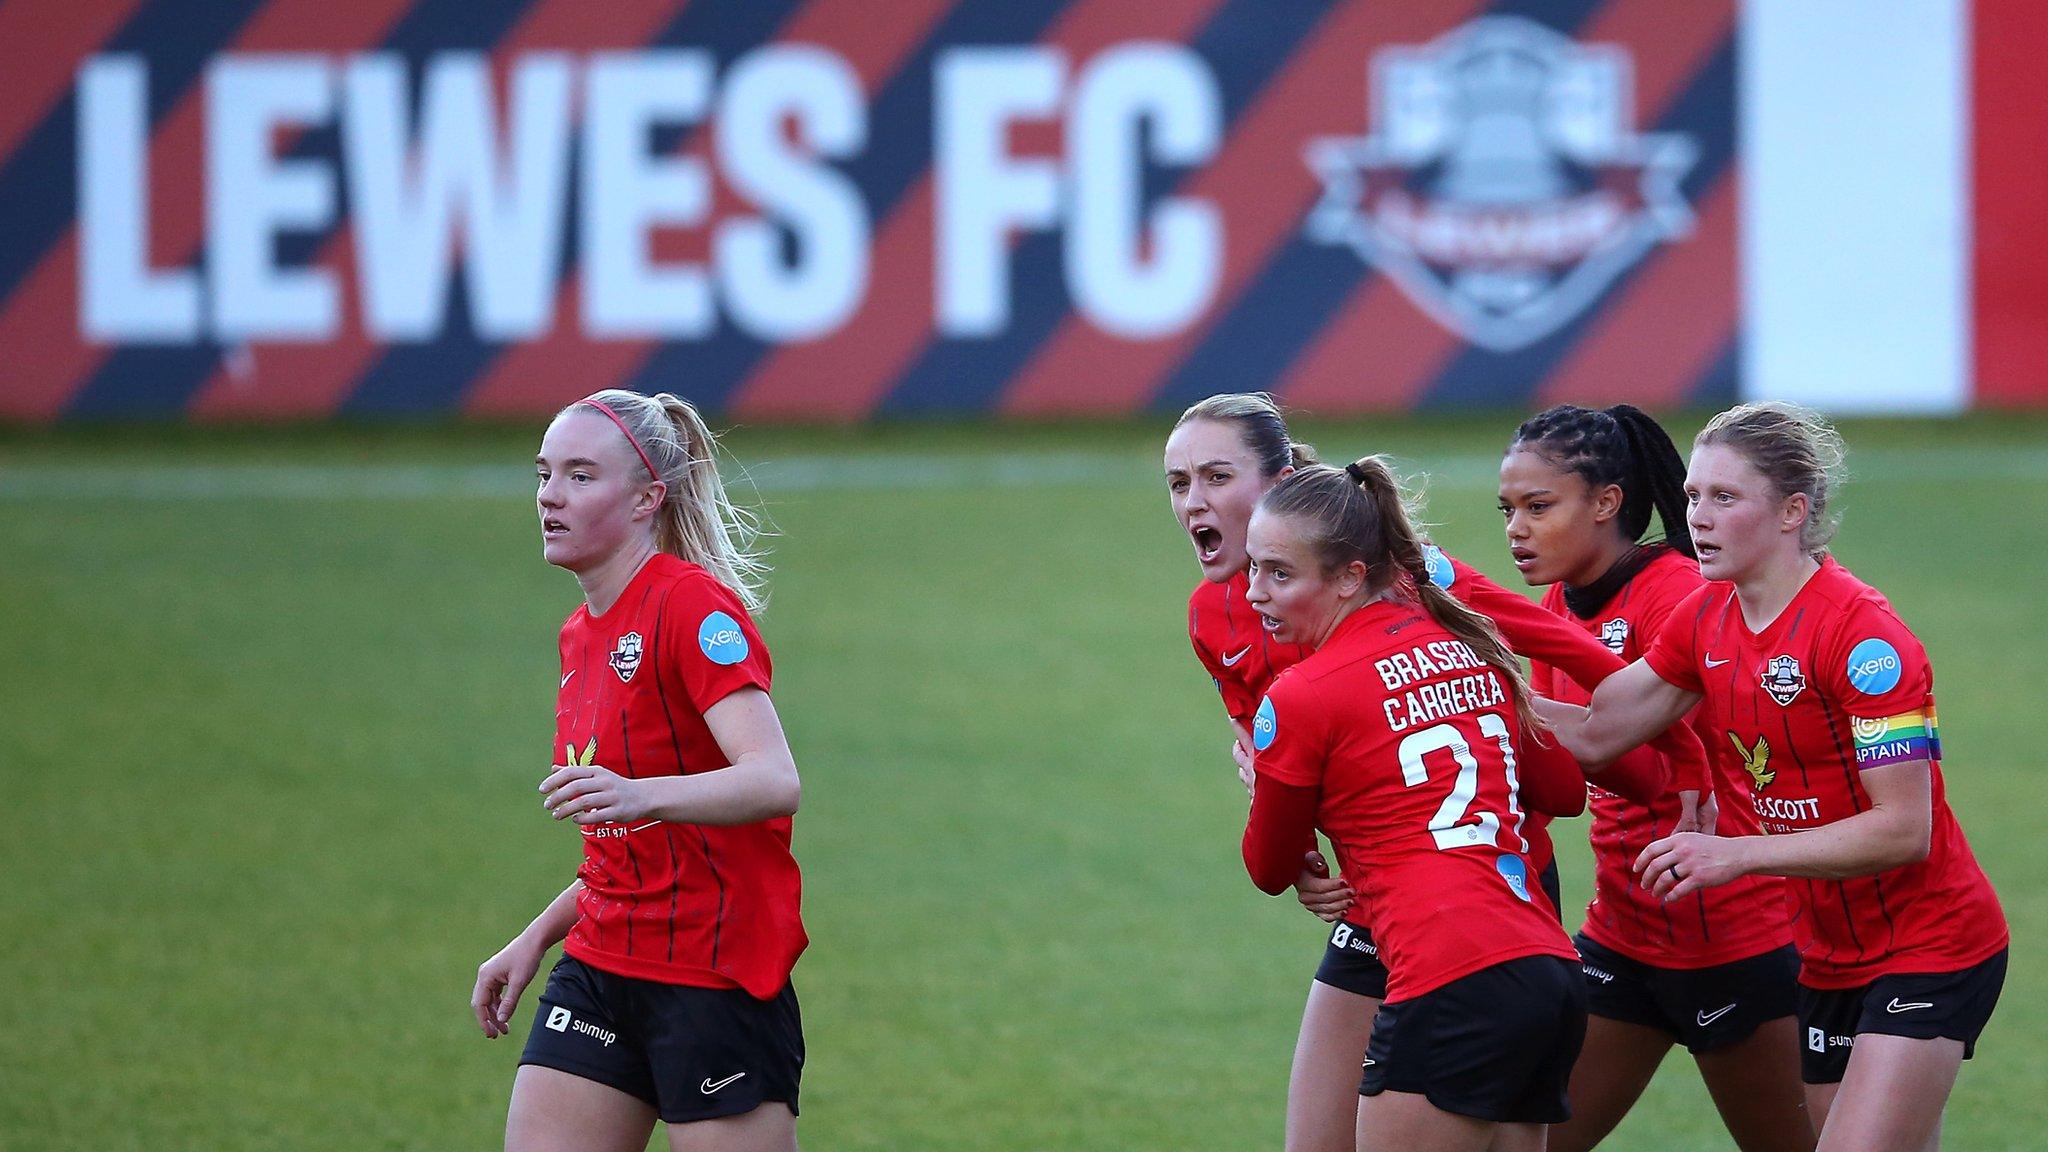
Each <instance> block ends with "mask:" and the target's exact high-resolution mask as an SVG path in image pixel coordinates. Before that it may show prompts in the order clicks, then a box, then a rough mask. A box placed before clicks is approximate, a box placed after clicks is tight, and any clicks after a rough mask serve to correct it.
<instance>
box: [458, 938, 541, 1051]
mask: <svg viewBox="0 0 2048 1152" xmlns="http://www.w3.org/2000/svg"><path fill="white" fill-rule="evenodd" d="M547 951H548V950H547V949H545V948H536V947H534V946H533V945H532V944H530V943H528V942H527V939H526V937H524V936H520V937H517V938H516V939H514V940H513V941H512V942H511V943H510V944H507V945H505V946H504V947H503V948H500V949H499V950H498V954H497V955H496V956H493V957H491V958H490V959H489V960H486V961H484V962H483V963H482V964H479V965H477V969H476V990H475V991H473V992H471V993H470V994H469V1007H470V1010H471V1011H473V1012H475V1013H476V1023H477V1027H479V1028H482V1029H483V1030H484V1039H486V1040H496V1039H497V1038H498V1037H500V1036H503V1035H505V1034H507V1033H509V1032H511V1031H512V1010H513V1009H514V1008H517V1007H518V1006H519V997H520V996H521V994H523V993H524V992H525V991H526V986H527V985H528V984H531V983H533V977H534V974H535V973H537V972H539V971H540V962H541V959H542V957H544V956H546V955H547Z"/></svg>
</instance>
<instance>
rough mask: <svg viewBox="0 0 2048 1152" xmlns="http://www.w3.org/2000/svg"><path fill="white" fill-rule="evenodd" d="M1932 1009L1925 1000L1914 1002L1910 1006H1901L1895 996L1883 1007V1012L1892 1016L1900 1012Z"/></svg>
mask: <svg viewBox="0 0 2048 1152" xmlns="http://www.w3.org/2000/svg"><path fill="white" fill-rule="evenodd" d="M1932 1007H1934V1005H1933V1004H1932V1003H1931V1002H1929V1001H1925V1000H1916V1001H1914V1002H1913V1003H1911V1004H1901V1003H1899V998H1898V997H1897V996H1894V997H1892V1002H1891V1003H1889V1004H1887V1005H1885V1006H1884V1010H1885V1011H1887V1012H1890V1013H1892V1014H1893V1015H1897V1014H1898V1013H1900V1012H1911V1011H1912V1010H1913V1009H1915V1008H1932Z"/></svg>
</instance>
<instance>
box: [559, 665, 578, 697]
mask: <svg viewBox="0 0 2048 1152" xmlns="http://www.w3.org/2000/svg"><path fill="white" fill-rule="evenodd" d="M575 674H576V670H575V669H574V668H571V669H569V670H568V671H567V672H564V673H562V682H561V683H560V684H557V685H555V691H557V692H559V691H561V690H562V689H564V688H567V687H568V686H569V677H571V676H574V675H575Z"/></svg>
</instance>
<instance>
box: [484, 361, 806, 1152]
mask: <svg viewBox="0 0 2048 1152" xmlns="http://www.w3.org/2000/svg"><path fill="white" fill-rule="evenodd" d="M713 448H714V445H713V441H712V437H711V433H710V431H709V430H708V429H706V428H705V426H704V423H703V421H702V419H700V418H699V417H698V415H697V412H696V410H695V409H694V408H692V407H691V406H690V405H689V404H687V403H685V402H683V401H682V400H679V399H677V398H676V397H674V396H670V395H667V394H665V393H664V394H662V395H660V396H656V397H653V398H652V399H649V398H647V397H644V396H640V395H637V394H635V393H632V392H624V391H616V390H612V391H604V392H599V393H597V394H596V395H594V396H591V397H588V398H587V399H584V400H580V401H578V402H576V403H575V404H572V405H570V406H569V407H567V408H565V409H563V410H562V412H561V413H560V414H559V415H557V416H556V417H555V420H554V423H552V424H550V425H549V426H548V430H547V435H546V437H545V438H544V439H543V440H542V441H541V450H540V455H539V456H537V457H536V458H535V465H536V467H537V469H538V472H539V476H540V492H539V496H538V505H539V512H540V523H541V538H542V554H543V555H544V556H545V557H546V559H547V561H548V562H549V563H550V564H555V565H558V566H560V567H562V568H566V569H568V570H569V571H571V572H573V573H575V575H576V579H577V582H578V583H579V584H581V585H582V587H583V598H584V603H583V605H582V606H581V607H579V608H577V610H576V611H575V612H574V613H572V614H571V615H570V617H569V619H568V622H567V623H565V624H564V625H562V638H561V677H562V679H561V686H560V691H559V694H558V696H557V698H556V709H555V741H554V747H556V748H557V749H560V750H561V756H562V759H561V762H559V763H558V764H557V765H556V767H555V769H554V771H553V772H552V773H550V774H549V775H548V777H547V778H546V779H545V780H542V781H541V783H540V791H541V793H542V798H543V801H544V803H545V804H546V806H547V809H548V811H550V812H551V813H553V815H554V817H555V819H557V820H565V819H566V820H572V821H574V822H575V823H576V825H577V826H578V827H579V828H580V830H581V831H582V834H583V866H582V867H581V868H580V869H579V870H578V872H577V878H576V881H575V882H574V883H572V884H570V885H569V887H568V888H567V889H566V890H564V891H563V892H562V894H561V895H560V896H558V897H556V898H555V900H554V902H553V903H551V904H549V905H548V906H547V909H546V910H545V911H543V912H542V913H541V914H540V915H539V916H538V917H536V918H535V919H534V921H533V923H531V924H529V925H527V927H526V930H525V931H523V932H521V933H520V934H519V935H518V936H517V937H515V938H514V939H513V940H512V942H511V943H510V944H507V945H506V946H505V947H504V949H503V950H502V951H500V952H499V953H498V954H497V955H495V956H493V957H491V958H490V959H489V960H486V961H484V963H483V965H482V966H481V967H479V968H478V969H477V978H476V991H475V992H474V994H473V995H472V996H471V998H470V1005H471V1007H472V1008H473V1009H474V1010H475V1012H476V1018H477V1023H478V1024H479V1025H480V1026H481V1027H482V1028H483V1032H484V1035H485V1036H486V1037H492V1038H495V1037H498V1036H502V1035H505V1034H506V1033H507V1032H508V1031H509V1030H510V1025H511V1019H512V1011H513V1008H514V1007H515V1006H517V1004H518V1002H519V997H520V994H521V993H522V992H523V991H524V990H525V988H526V986H527V984H528V983H530V982H531V981H532V980H533V977H534V975H535V973H537V972H538V971H539V969H540V962H541V960H542V958H543V957H544V955H545V954H546V952H547V950H548V949H549V948H550V947H551V946H553V945H554V943H555V942H556V941H558V940H562V939H563V938H564V937H565V936H566V937H567V943H566V944H565V945H564V946H563V953H564V955H563V957H562V959H561V960H559V961H558V962H557V963H556V964H555V966H554V969H553V971H552V972H551V973H550V974H549V976H548V981H547V987H546V989H545V990H544V991H542V993H541V995H540V1008H539V1010H537V1011H536V1013H535V1020H534V1026H533V1028H532V1030H531V1031H530V1033H529V1034H528V1037H527V1041H526V1049H525V1052H524V1054H523V1055H522V1056H521V1057H520V1068H519V1072H518V1075H517V1077H516V1078H515V1079H514V1081H513V1084H512V1105H511V1109H510V1114H509V1115H508V1117H507V1119H506V1123H505V1147H506V1148H507V1149H508V1150H514V1152H555V1150H562V1152H568V1150H571V1149H598V1150H613V1149H616V1150H618V1152H638V1150H639V1149H641V1148H644V1147H645V1146H646V1143H647V1138H648V1135H649V1134H650V1133H651V1131H652V1130H653V1126H654V1121H655V1118H656V1117H657V1116H659V1117H660V1118H661V1119H663V1120H665V1121H667V1122H668V1125H669V1129H668V1135H669V1146H670V1147H671V1148H672V1149H675V1150H677V1152H684V1150H709V1149H714V1148H715V1149H718V1150H719V1152H727V1150H731V1149H745V1150H749V1152H753V1150H759V1152H769V1150H776V1152H794V1149H795V1148H796V1111H797V1086H798V1080H799V1078H800V1075H801V1073H802V1070H803V1060H804V1042H803V1027H802V1023H801V1021H800V1019H799V1017H798V1012H797V1001H796V992H795V991H794V989H793V988H792V987H791V985H790V981H789V974H790V969H791V968H792V967H793V966H794V965H795V963H796V958H797V956H798V954H799V953H801V952H802V951H803V949H804V944H805V936H804V929H803V923H802V920H801V919H800V917H799V915H798V898H799V892H800V887H801V885H800V880H799V877H798V874H797V866H796V861H795V860H794V859H793V858H792V857H791V856H790V850H789V838H790V815H791V814H792V813H794V812H795V811H796V807H797V794H798V783H797V774H796V766H795V765H794V764H793V763H792V762H791V759H790V754H789V745H788V743H787V742H786V741H785V740H784V739H783V734H782V725H781V722H780V721H779V720H778V719H777V718H776V714H775V705H774V704H772V703H770V701H769V698H768V687H769V679H770V668H769V659H768V650H767V648H766V647H765V646H764V645H763V644H762V643H761V636H760V633H758V632H756V631H755V629H754V623H753V617H752V616H751V615H750V610H751V609H754V608H757V607H758V606H759V597H758V586H759V581H760V577H761V575H762V574H763V572H764V571H765V568H764V566H763V565H762V564H761V562H760V560H759V558H758V556H756V555H755V554H753V553H751V552H750V551H749V550H748V545H749V543H750V540H751V537H752V535H753V531H752V529H753V523H752V521H751V520H750V519H747V518H746V517H745V516H744V514H742V513H739V512H738V511H736V510H735V509H734V508H733V507H732V505H731V504H730V503H729V502H728V501H727V499H726V496H725V489H724V486H723V485H722V484H721V483H720V481H719V477H718V469H717V465H716V463H715V461H714V458H713Z"/></svg>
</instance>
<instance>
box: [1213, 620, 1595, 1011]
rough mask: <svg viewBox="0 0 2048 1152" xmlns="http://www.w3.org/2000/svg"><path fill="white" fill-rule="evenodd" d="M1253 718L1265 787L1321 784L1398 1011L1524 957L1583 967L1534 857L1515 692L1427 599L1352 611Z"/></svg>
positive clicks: (1329, 830) (1326, 812)
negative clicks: (1527, 834) (1400, 1004)
mask: <svg viewBox="0 0 2048 1152" xmlns="http://www.w3.org/2000/svg"><path fill="white" fill-rule="evenodd" d="M1254 721H1255V726H1254V728H1253V734H1254V735H1253V740H1254V744H1255V745H1257V746H1258V747H1257V757H1258V759H1257V769H1258V774H1259V778H1260V783H1261V785H1262V786H1264V785H1268V784H1272V783H1276V782H1277V783H1279V784H1283V785H1291V786H1294V787H1296V788H1313V789H1315V790H1316V815H1315V823H1316V826H1317V827H1318V828H1321V829H1322V831H1323V834H1324V835H1326V836H1328V837H1329V838H1330V843H1331V844H1332V845H1333V846H1334V847H1335V849H1336V852H1337V858H1338V860H1339V861H1340V862H1341V863H1342V865H1343V869H1344V874H1345V875H1346V876H1347V877H1349V878H1350V881H1351V884H1352V886H1353V887H1354V888H1355V889H1356V890H1357V892H1358V902H1359V904H1360V905H1361V906H1362V909H1363V914H1364V916H1365V917H1366V921H1365V922H1366V923H1367V924H1368V925H1370V926H1371V928H1372V932H1373V937H1374V939H1375V940H1377V941H1378V942H1379V946H1380V956H1381V958H1382V959H1383V960H1384V961H1385V963H1386V966H1387V972H1388V977H1387V999H1388V1000H1389V1001H1390V1002H1396V1001H1402V1000H1408V999H1411V998H1413V997H1416V996H1420V995H1422V994H1424V993H1426V992H1430V991H1432V990H1434V989H1437V988H1441V987H1442V986H1444V985H1445V984H1448V983H1450V982H1451V981H1453V980H1456V979H1458V978H1459V977H1461V976H1465V975H1468V974H1470V973H1472V972H1476V971H1478V970H1480V969H1481V968H1485V967H1488V966H1490V965H1493V964H1499V963H1503V962H1505V961H1508V960H1513V959H1517V958H1519V957H1523V956H1558V957H1562V958H1565V959H1570V960H1577V959H1578V952H1577V951H1576V950H1574V949H1573V947H1572V944H1571V941H1570V940H1568V939H1567V938H1566V937H1565V934H1564V930H1563V929H1561V928H1559V927H1558V924H1557V920H1556V919H1555V917H1556V911H1555V909H1553V908H1551V906H1550V901H1549V900H1547V899H1545V898H1544V896H1543V895H1542V893H1541V891H1540V890H1539V889H1538V888H1537V882H1536V875H1535V872H1536V869H1535V868H1534V866H1533V865H1531V864H1530V862H1529V861H1528V859H1527V857H1526V855H1525V852H1526V848H1527V841H1526V839H1525V838H1524V836H1523V835H1522V834H1521V829H1522V828H1523V827H1524V817H1523V810H1522V807H1521V797H1520V794H1519V791H1520V790H1519V785H1518V781H1517V776H1516V771H1517V762H1518V760H1519V759H1520V755H1519V754H1520V752H1521V751H1523V750H1524V749H1523V748H1521V747H1518V745H1520V743H1521V740H1520V736H1519V735H1518V732H1519V731H1520V722H1519V720H1518V719H1517V717H1516V715H1515V705H1514V697H1513V694H1512V693H1511V692H1510V691H1509V689H1508V687H1507V685H1506V684H1505V682H1504V681H1503V680H1502V678H1501V677H1500V675H1499V673H1497V672H1495V671H1494V670H1493V669H1492V668H1490V667H1487V666H1486V665H1485V664H1483V663H1482V662H1481V661H1480V659H1479V657H1478V656H1477V655H1475V654H1474V653H1473V651H1472V649H1471V648H1470V647H1468V646H1467V645H1466V644H1465V643H1464V642H1463V641H1461V640H1458V639H1457V638H1455V637H1454V636H1452V635H1451V633H1450V632H1449V631H1448V630H1447V629H1445V628H1444V627H1443V626H1442V625H1441V624H1438V623H1437V622H1436V620H1435V619H1434V618H1433V617H1431V616H1430V615H1429V613H1428V612H1426V611H1424V610H1423V609H1422V607H1421V606H1420V605H1418V604H1415V603H1413V602H1412V601H1402V600H1378V601H1374V602H1372V603H1369V604H1366V605H1365V606H1363V607H1361V608H1359V609H1357V610H1356V611H1354V612H1352V613H1351V614H1350V615H1349V616H1346V617H1345V618H1344V619H1343V620H1342V621H1340V622H1339V623H1338V624H1337V626H1336V628H1334V629H1333V630H1332V631H1331V633H1330V636H1329V638H1328V639H1327V640H1325V641H1324V643H1323V646H1322V647H1321V648H1319V649H1317V650H1316V651H1315V652H1313V653H1311V654H1310V655H1309V656H1308V658H1307V659H1305V660H1303V661H1301V663H1299V664H1297V665H1295V666H1294V667H1292V668H1290V669H1288V670H1287V672H1286V673H1284V674H1283V675H1281V676H1280V677H1278V678H1277V679H1275V680H1274V682H1273V687H1272V690H1271V691H1269V692H1268V693H1267V695H1266V699H1265V702H1264V704H1263V705H1262V706H1261V710H1260V711H1259V712H1257V713H1255V717H1254ZM1252 810H1253V814H1252V819H1253V820H1255V821H1256V820H1259V819H1260V818H1261V816H1262V815H1263V814H1264V810H1262V809H1261V808H1260V805H1259V803H1258V802H1257V801H1254V803H1253V805H1252Z"/></svg>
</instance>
